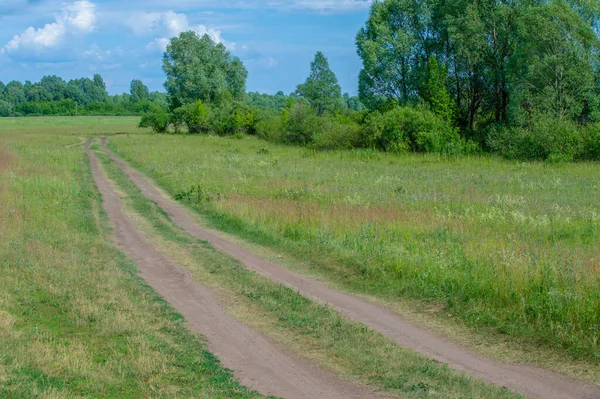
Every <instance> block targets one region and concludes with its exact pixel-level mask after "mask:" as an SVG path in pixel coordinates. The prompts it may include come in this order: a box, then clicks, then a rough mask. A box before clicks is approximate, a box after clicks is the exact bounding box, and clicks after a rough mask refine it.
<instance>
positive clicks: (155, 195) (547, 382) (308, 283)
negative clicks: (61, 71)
mask: <svg viewBox="0 0 600 399" xmlns="http://www.w3.org/2000/svg"><path fill="white" fill-rule="evenodd" d="M102 145H103V149H104V150H105V152H106V153H107V154H108V155H109V156H110V157H111V158H112V159H113V160H114V161H115V162H116V163H117V165H118V166H119V167H120V168H121V169H122V170H123V171H124V172H125V173H126V174H127V175H128V176H129V178H130V179H131V180H132V181H133V182H134V184H135V185H137V186H138V187H139V188H140V190H141V191H142V193H143V194H144V195H145V196H146V197H148V198H150V199H151V200H152V201H154V202H156V203H157V204H158V205H159V206H160V207H161V208H162V209H163V210H164V211H165V212H167V214H168V215H169V217H170V218H171V220H173V222H174V223H176V224H177V225H179V226H180V227H182V228H183V229H184V230H185V231H187V232H188V233H189V234H191V235H193V236H195V237H198V238H200V239H202V240H205V241H208V242H210V243H211V244H212V245H213V246H214V247H215V248H216V249H217V250H219V251H221V252H223V253H226V254H228V255H230V256H232V257H234V258H237V259H239V260H240V261H242V262H243V263H244V264H245V265H246V266H247V267H248V268H249V269H252V270H254V271H256V272H258V273H260V274H262V275H265V276H267V277H269V278H271V279H272V280H274V281H277V282H279V283H282V284H284V285H286V286H288V287H291V288H293V289H294V290H297V291H298V292H300V293H301V294H302V295H304V296H306V297H310V298H311V299H313V300H316V301H319V302H321V303H326V304H328V305H330V306H332V307H333V308H335V309H337V310H339V311H340V312H341V313H343V314H344V315H346V316H347V317H349V318H351V319H353V320H356V321H359V322H362V323H364V324H366V325H368V326H369V327H371V328H372V329H373V330H375V331H378V332H380V333H381V334H383V335H385V336H387V337H388V338H390V339H392V340H393V341H394V342H396V343H397V344H398V345H401V346H403V347H406V348H411V349H414V350H416V351H417V352H420V353H421V354H423V355H425V356H427V357H429V358H432V359H436V360H438V361H440V362H443V363H446V364H448V365H449V366H451V367H452V368H454V369H456V370H459V371H464V372H466V373H468V374H470V375H472V376H475V377H478V378H481V379H482V380H484V381H487V382H489V383H492V384H495V385H498V386H502V387H506V388H508V389H510V390H512V391H514V392H519V393H521V394H523V395H526V396H529V397H532V398H540V399H600V387H596V386H590V385H587V384H585V383H583V382H580V381H574V380H572V379H570V378H568V377H565V376H562V375H559V374H556V373H553V372H550V371H546V370H542V369H538V368H534V367H529V366H521V365H509V364H505V363H501V362H498V361H494V360H491V359H488V358H485V357H482V356H480V355H477V354H474V353H471V352H469V351H467V350H465V349H463V348H461V347H459V346H457V345H455V344H453V343H451V342H448V341H447V340H444V339H442V338H440V337H437V336H435V335H434V334H432V333H431V332H429V331H427V330H424V329H422V328H418V327H416V326H414V325H412V324H411V323H409V322H407V321H406V320H403V319H402V318H401V317H400V316H399V315H397V314H395V313H393V312H391V311H390V310H388V309H385V308H383V307H380V306H378V305H375V304H373V303H370V302H366V301H364V300H361V299H358V298H356V297H354V296H352V295H349V294H345V293H341V292H338V291H335V290H333V289H330V288H329V287H327V286H326V285H325V284H323V283H321V282H319V281H315V280H313V279H310V278H308V277H305V276H302V275H300V274H298V273H295V272H292V271H290V270H289V269H287V268H285V267H283V266H280V265H278V264H275V263H273V262H270V261H267V260H265V259H262V258H260V257H259V256H256V255H254V254H252V253H251V252H249V251H248V250H246V249H244V248H242V247H241V246H239V245H237V244H236V243H234V242H231V241H229V240H226V239H224V238H222V237H220V236H219V235H217V234H215V233H213V232H210V231H207V230H205V229H203V228H201V227H200V226H199V225H198V224H197V223H196V222H195V221H194V220H193V219H192V218H191V217H190V216H189V215H188V214H187V212H186V211H185V210H183V209H182V208H181V207H180V206H179V205H177V204H176V203H174V202H173V201H172V200H170V199H168V198H166V197H165V196H163V195H162V194H161V193H160V192H159V191H158V190H157V189H156V188H155V187H154V186H153V185H152V184H150V183H149V182H148V181H147V180H146V179H145V178H144V177H143V176H142V175H141V174H140V173H139V172H137V171H135V170H133V169H132V168H130V167H129V166H128V165H127V164H126V163H125V162H123V161H122V160H120V159H119V158H118V157H116V156H115V155H114V154H113V153H112V152H111V151H110V150H108V148H107V146H106V139H104V140H103V142H102Z"/></svg>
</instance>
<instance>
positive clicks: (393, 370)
mask: <svg viewBox="0 0 600 399" xmlns="http://www.w3.org/2000/svg"><path fill="white" fill-rule="evenodd" d="M136 122H137V119H135V118H94V117H90V118H29V119H27V118H22V119H0V269H1V272H2V274H3V279H0V342H3V343H4V345H3V346H2V348H0V397H8V398H11V397H23V398H25V397H27V398H29V397H223V398H224V397H227V398H230V397H231V398H245V397H260V396H259V395H258V394H256V393H253V392H249V391H247V390H246V389H244V388H243V387H240V386H239V385H238V384H237V383H235V381H233V380H232V378H231V376H230V374H229V373H228V372H227V371H225V370H223V369H222V368H221V367H220V366H219V364H218V361H217V360H216V359H214V357H213V356H212V355H211V354H210V353H209V352H207V351H206V347H205V345H204V343H203V342H202V340H200V339H198V337H195V336H194V335H192V334H191V333H189V332H187V330H185V328H184V327H183V324H182V320H181V318H180V316H178V315H177V314H176V313H175V312H173V310H172V309H171V308H169V306H168V305H167V304H165V303H164V302H163V301H161V300H160V298H158V297H157V296H156V294H155V293H154V292H153V291H152V290H150V289H149V288H148V287H147V286H146V285H145V284H144V283H143V282H142V281H141V280H140V279H139V278H137V277H136V276H135V266H134V265H132V264H131V263H130V261H128V260H127V259H126V258H125V256H124V255H123V254H122V253H121V252H120V251H118V250H116V249H114V248H113V245H112V241H111V240H110V230H109V229H108V224H107V221H106V218H105V216H104V214H103V213H102V212H101V211H100V208H101V207H100V202H99V196H98V194H97V192H96V191H95V188H94V187H93V181H92V178H91V176H90V171H89V167H88V165H87V158H86V157H85V154H84V153H83V151H82V150H81V144H82V143H83V140H84V137H89V136H93V135H95V134H97V133H103V134H113V133H127V134H122V135H117V136H112V137H111V138H110V141H109V146H110V147H111V148H112V149H113V150H114V151H115V152H117V153H118V154H119V155H121V156H122V157H123V158H125V159H127V160H128V161H129V162H130V163H131V164H132V165H133V166H135V167H137V168H138V169H140V170H141V171H143V172H145V173H146V174H148V175H149V176H151V177H153V178H154V179H155V181H156V182H157V183H159V184H160V185H161V186H162V187H164V188H165V189H166V190H168V191H169V192H170V193H171V194H172V195H173V196H174V197H177V198H179V199H180V201H182V202H184V203H186V204H188V205H189V206H190V207H191V208H192V209H194V210H196V211H197V212H198V213H197V214H198V215H199V217H201V218H202V220H204V221H206V222H207V223H209V224H211V225H212V226H213V227H216V228H219V229H221V230H224V231H226V232H228V233H229V234H233V235H235V236H237V237H240V239H243V240H246V242H247V244H245V245H249V246H253V248H254V249H256V250H257V251H263V253H264V254H266V255H268V256H269V257H272V258H273V257H275V258H276V259H277V261H278V262H282V263H287V264H288V265H289V266H290V267H292V268H296V269H297V270H301V271H302V272H305V273H308V274H311V275H315V276H318V277H319V278H321V279H323V280H326V281H329V282H330V283H332V284H334V285H336V286H338V287H340V288H342V289H346V290H348V291H353V292H357V293H361V294H365V295H368V296H370V297H372V298H374V299H376V300H380V301H382V302H385V303H387V304H390V305H391V306H393V307H395V305H398V306H400V304H406V303H409V304H411V306H413V307H414V306H415V305H416V306H417V308H418V310H417V312H421V313H423V314H425V319H427V320H441V324H440V325H444V326H445V325H447V324H448V323H454V324H456V325H458V326H466V327H465V328H466V329H467V330H460V331H461V335H463V338H464V337H465V336H466V337H467V338H466V339H471V340H473V341H478V342H490V341H486V339H487V338H486V337H488V338H489V337H491V338H489V339H490V340H491V341H495V340H497V338H498V337H499V336H502V337H508V338H507V339H508V342H509V344H510V345H512V343H517V344H519V345H521V346H519V348H520V349H519V350H521V349H522V350H523V353H521V352H520V353H519V355H517V356H516V357H513V358H514V359H516V360H521V358H520V356H521V355H523V356H524V357H525V358H538V359H544V360H545V359H547V357H546V355H547V353H548V352H551V353H552V354H553V356H554V357H552V358H553V359H555V364H550V365H549V366H552V367H554V368H556V369H559V370H561V371H566V372H568V373H570V374H573V375H578V376H582V377H584V378H586V379H588V380H591V381H595V382H599V381H600V378H599V376H600V373H599V372H598V365H599V364H600V354H599V352H600V349H599V348H598V341H597V339H598V338H597V337H598V334H600V331H599V329H600V328H599V327H600V291H599V290H598V289H599V288H600V277H599V276H600V250H599V249H598V244H599V241H600V205H599V204H597V201H596V198H597V197H598V194H600V169H599V165H597V164H562V165H548V164H541V163H540V164H538V163H534V164H519V163H512V162H505V161H501V160H498V159H495V158H485V157H481V158H480V157H477V158H470V159H469V158H459V159H439V158H437V157H430V156H403V157H396V156H387V155H385V154H380V153H375V152H370V151H354V152H331V153H316V152H312V151H307V150H304V149H301V148H294V147H280V146H273V145H269V144H267V143H265V142H262V141H259V140H255V139H253V138H244V139H242V140H237V139H230V138H214V137H202V136H164V135H150V134H146V133H145V132H144V131H140V130H139V129H137V128H136V127H135V125H136ZM101 160H102V162H103V165H104V168H105V170H106V171H107V173H108V175H109V177H110V178H111V179H112V180H113V181H114V182H116V183H117V185H118V187H119V189H120V190H121V192H122V194H123V199H124V201H125V204H126V207H127V209H128V212H130V214H132V215H135V218H136V221H137V222H138V223H139V225H140V227H141V228H142V229H143V230H144V231H145V232H146V234H148V236H149V237H150V238H151V239H152V240H153V241H154V242H155V243H156V245H157V248H158V249H159V250H161V251H163V252H165V253H167V254H168V255H169V256H171V257H173V258H174V259H177V260H178V261H179V262H180V263H181V264H182V265H185V266H186V267H188V268H189V269H190V270H192V271H193V272H194V273H195V275H196V277H197V278H198V279H199V280H201V281H203V282H205V283H207V284H209V285H212V286H213V287H215V288H216V289H218V290H220V292H221V293H222V296H223V300H224V301H225V302H226V303H228V304H229V307H230V310H231V311H232V312H233V313H234V314H235V315H236V316H237V317H239V318H240V319H242V320H243V321H245V322H247V323H249V324H251V325H253V326H254V327H256V328H258V329H260V330H261V331H263V332H265V333H267V334H269V335H272V336H274V337H275V338H276V339H277V340H278V341H280V342H282V344H284V345H286V346H288V347H290V348H292V349H293V350H295V351H297V352H299V353H303V354H304V355H305V356H308V357H310V358H312V359H314V360H315V361H317V362H318V363H320V364H322V365H323V366H325V367H328V368H331V369H333V370H335V371H336V372H338V373H341V374H343V375H345V376H347V377H348V378H351V379H358V380H361V381H363V382H364V383H368V384H374V385H376V386H380V387H383V388H385V389H388V390H392V391H396V392H399V393H401V394H402V395H403V396H406V397H432V396H433V397H435V396H441V397H457V398H458V397H505V396H506V397H508V396H511V394H510V393H509V392H507V391H502V390H498V389H495V388H490V387H488V386H485V385H483V384H481V383H479V382H477V381H473V380H471V379H467V378H464V377H461V376H458V375H456V374H454V373H452V372H451V371H449V370H448V369H447V368H445V367H440V366H439V365H437V364H435V363H434V362H431V361H427V360H425V359H423V358H421V357H420V356H416V355H414V354H412V353H411V352H409V351H405V350H402V349H401V348H398V347H397V346H395V345H392V344H391V343H390V342H389V341H388V340H387V339H385V338H383V337H381V336H379V335H378V334H375V333H373V332H371V331H369V330H367V329H364V328H363V327H361V326H360V325H358V324H355V323H352V322H348V321H347V320H345V319H344V318H342V317H340V316H339V315H338V314H337V313H336V312H333V311H331V310H330V309H326V308H324V307H322V306H319V305H316V304H314V303H312V302H310V301H307V300H305V299H303V298H302V297H300V296H299V295H298V294H296V293H294V292H292V291H291V290H288V289H286V288H283V287H281V286H278V285H277V284H273V283H271V282H269V281H268V280H266V279H264V278H262V277H259V276H256V275H255V274H253V273H249V272H246V271H245V270H244V269H243V268H241V267H239V265H238V264H237V263H236V262H234V261H231V260H230V259H229V258H227V257H225V256H223V255H220V254H218V253H216V252H215V251H214V250H212V249H211V248H209V247H207V246H206V245H204V244H203V243H201V242H199V241H198V240H195V239H191V238H190V237H189V236H187V235H185V234H183V233H182V232H181V231H179V229H177V228H175V227H173V226H172V224H171V223H170V221H168V220H167V219H166V218H165V217H164V214H162V213H161V212H160V211H158V209H157V208H156V207H155V205H153V204H152V203H150V202H149V201H147V200H146V199H145V198H144V197H142V196H141V195H139V192H138V191H137V189H135V188H134V187H132V186H131V184H130V183H128V181H127V180H126V179H125V178H124V176H123V175H122V173H121V172H119V171H118V170H117V169H116V168H115V167H114V165H113V164H112V162H111V161H109V160H108V158H106V157H102V156H101ZM250 242H251V243H250ZM407 301H408V302H407ZM465 331H466V332H467V333H468V334H467V335H465V334H464V333H465ZM469 334H470V335H469ZM527 351H529V352H528V353H529V355H527V354H526V352H527ZM503 355H504V354H501V356H500V357H502V356H503ZM565 355H569V356H565ZM509 357H510V356H509ZM557 359H558V360H557ZM586 373H589V375H586ZM444 395H445V396H444Z"/></svg>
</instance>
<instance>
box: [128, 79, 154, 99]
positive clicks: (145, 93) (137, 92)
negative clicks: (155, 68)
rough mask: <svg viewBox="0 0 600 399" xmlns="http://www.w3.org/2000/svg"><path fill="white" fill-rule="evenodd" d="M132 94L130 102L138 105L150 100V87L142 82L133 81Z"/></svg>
mask: <svg viewBox="0 0 600 399" xmlns="http://www.w3.org/2000/svg"><path fill="white" fill-rule="evenodd" d="M130 94H131V98H130V101H132V102H134V103H137V102H140V101H143V100H146V99H148V98H149V97H150V90H148V87H146V85H145V84H144V83H143V82H142V81H141V80H138V79H134V80H132V81H131V85H130Z"/></svg>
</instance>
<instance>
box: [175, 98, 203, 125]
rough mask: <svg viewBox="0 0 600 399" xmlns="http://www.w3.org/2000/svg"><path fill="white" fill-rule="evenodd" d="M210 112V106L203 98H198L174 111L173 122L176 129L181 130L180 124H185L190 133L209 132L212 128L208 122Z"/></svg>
mask: <svg viewBox="0 0 600 399" xmlns="http://www.w3.org/2000/svg"><path fill="white" fill-rule="evenodd" d="M209 113H210V108H209V107H208V106H207V105H206V104H204V103H203V102H202V101H201V100H198V101H196V102H195V103H190V104H186V105H183V106H181V107H179V108H177V109H176V110H175V111H173V116H172V122H173V124H174V125H175V130H179V126H180V125H185V126H186V127H187V129H188V133H201V132H208V131H209V129H210V126H209V123H208V120H209V119H208V117H209Z"/></svg>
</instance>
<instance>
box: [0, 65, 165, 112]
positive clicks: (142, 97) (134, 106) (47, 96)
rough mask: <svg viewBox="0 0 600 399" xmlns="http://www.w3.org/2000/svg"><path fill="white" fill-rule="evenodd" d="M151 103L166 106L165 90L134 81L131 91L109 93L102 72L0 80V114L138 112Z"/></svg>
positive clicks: (145, 108) (143, 110) (147, 107)
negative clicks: (87, 75)
mask: <svg viewBox="0 0 600 399" xmlns="http://www.w3.org/2000/svg"><path fill="white" fill-rule="evenodd" d="M150 103H157V104H162V105H163V106H166V104H167V97H166V94H164V93H158V92H152V93H151V92H150V90H148V87H146V85H144V83H143V82H142V81H140V80H133V81H132V82H131V85H130V92H129V93H123V94H118V95H114V96H111V95H109V94H108V92H107V91H106V84H105V82H104V79H103V78H102V76H101V75H99V74H95V75H94V76H93V77H92V78H91V79H90V78H81V79H72V80H70V81H68V82H67V81H65V80H63V79H62V78H60V77H58V76H44V77H43V78H42V79H41V80H40V81H39V82H36V83H32V82H30V81H26V82H25V83H24V84H23V83H21V82H18V81H11V82H8V83H7V84H6V85H5V84H4V83H2V82H1V81H0V116H27V115H140V114H141V113H143V112H145V111H147V110H148V109H149V107H150Z"/></svg>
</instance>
